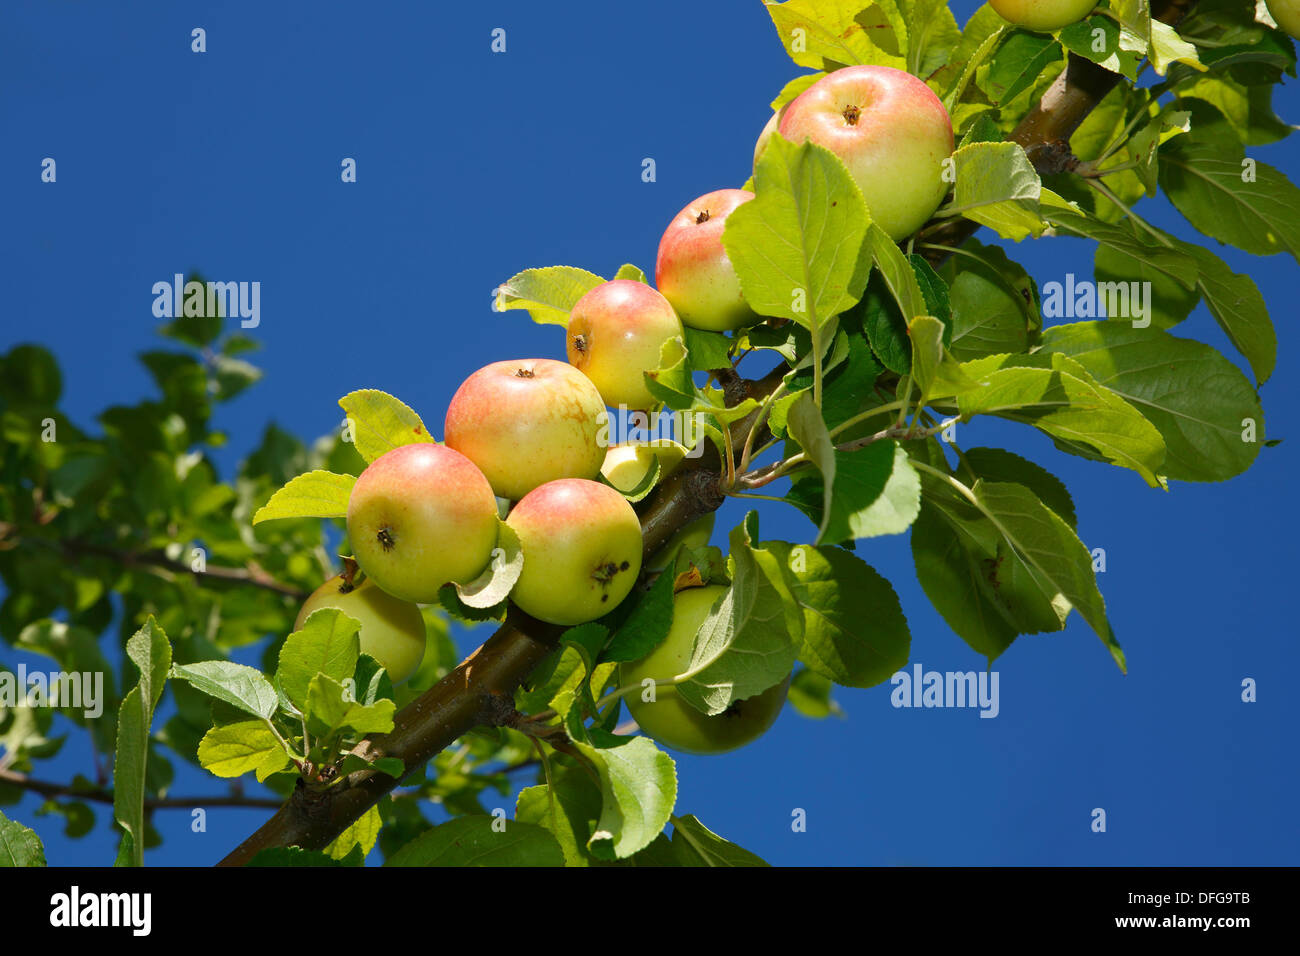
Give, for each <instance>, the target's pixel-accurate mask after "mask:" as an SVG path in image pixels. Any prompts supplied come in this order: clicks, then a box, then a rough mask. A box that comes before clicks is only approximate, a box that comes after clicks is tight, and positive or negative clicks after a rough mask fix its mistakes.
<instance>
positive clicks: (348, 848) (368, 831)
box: [325, 806, 384, 860]
mask: <svg viewBox="0 0 1300 956" xmlns="http://www.w3.org/2000/svg"><path fill="white" fill-rule="evenodd" d="M383 825H384V821H383V820H382V819H381V818H380V816H379V807H378V806H373V807H371V808H370V809H369V810H367V811H366V812H365V813H363V814H361V816H360V817H358V818H357V819H356V820H353V821H352V824H351V825H350V826H349V827H348V828H347V829H346V830H344V831H343V832H342V833H340V834H339V835H338V836H337V837H335V838H334V841H333V842H332V843H330V845H329V846H327V847H326V848H325V855H326V856H328V857H330V858H331V859H334V860H345V859H347V858H348V856H349V855H351V854H352V853H353V851H354V850H358V849H359V850H360V853H361V858H362V859H363V860H364V859H365V858H366V856H367V854H369V853H370V851H371V850H373V849H374V847H375V843H376V842H377V841H378V840H379V830H380V828H381V827H382V826H383Z"/></svg>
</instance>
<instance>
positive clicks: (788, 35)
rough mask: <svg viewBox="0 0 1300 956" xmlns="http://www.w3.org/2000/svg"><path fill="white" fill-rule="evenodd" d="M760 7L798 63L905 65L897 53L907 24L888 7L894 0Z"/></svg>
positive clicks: (790, 0)
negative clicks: (869, 3)
mask: <svg viewBox="0 0 1300 956" xmlns="http://www.w3.org/2000/svg"><path fill="white" fill-rule="evenodd" d="M765 6H766V8H767V12H768V15H769V16H770V17H771V18H772V24H773V26H775V27H776V32H777V36H778V37H780V40H781V45H782V46H783V47H785V51H786V53H788V54H789V55H790V59H792V60H794V62H796V63H798V64H799V65H800V66H806V67H809V68H810V69H814V70H828V69H834V68H835V67H836V66H851V65H854V64H860V63H865V64H878V65H880V66H892V67H896V68H898V69H903V68H904V67H906V65H907V63H906V60H905V59H904V57H903V55H902V52H901V51H902V49H903V44H904V43H905V42H906V32H905V31H906V28H905V26H904V25H903V23H902V21H901V19H900V18H899V17H898V11H897V9H893V10H889V9H888V8H889V7H892V6H893V4H885V5H881V6H868V7H867V8H865V9H864V8H863V5H862V3H861V2H860V0H787V2H785V3H766V4H765ZM891 13H892V15H893V18H894V19H893V20H892V21H891V20H890V19H889V16H890V14H891ZM900 35H901V41H900Z"/></svg>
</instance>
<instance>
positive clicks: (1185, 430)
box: [1043, 322, 1264, 481]
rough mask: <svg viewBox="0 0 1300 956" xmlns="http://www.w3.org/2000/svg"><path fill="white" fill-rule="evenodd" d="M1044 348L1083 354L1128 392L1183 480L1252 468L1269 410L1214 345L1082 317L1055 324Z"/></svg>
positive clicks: (1102, 377)
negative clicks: (1254, 432)
mask: <svg viewBox="0 0 1300 956" xmlns="http://www.w3.org/2000/svg"><path fill="white" fill-rule="evenodd" d="M1043 349H1044V350H1045V351H1049V352H1062V353H1064V354H1066V355H1069V356H1071V357H1072V358H1074V359H1077V360H1078V361H1079V363H1080V364H1081V365H1083V366H1084V368H1086V369H1087V370H1088V371H1089V372H1091V373H1092V375H1093V377H1094V378H1096V380H1097V381H1098V382H1100V383H1101V384H1102V385H1104V386H1106V387H1107V388H1109V389H1110V390H1111V391H1113V392H1115V393H1116V394H1117V395H1119V396H1121V397H1122V398H1124V399H1125V400H1126V401H1128V403H1129V404H1130V405H1132V406H1133V407H1134V408H1136V409H1137V410H1138V411H1140V412H1141V413H1142V414H1143V415H1144V416H1145V417H1146V418H1147V419H1148V420H1149V421H1150V422H1151V423H1152V424H1153V425H1155V427H1156V428H1157V429H1159V431H1160V434H1161V436H1162V437H1163V438H1164V443H1165V449H1166V453H1165V460H1164V465H1163V468H1162V471H1163V473H1164V474H1165V475H1167V476H1168V477H1170V478H1176V479H1179V480H1181V481H1226V480H1227V479H1229V478H1232V477H1234V476H1235V475H1239V474H1241V473H1242V472H1244V471H1245V470H1246V469H1247V468H1249V467H1250V465H1251V463H1252V462H1254V460H1255V456H1256V455H1258V454H1259V447H1260V446H1259V442H1258V441H1244V440H1243V438H1242V429H1243V425H1242V422H1243V420H1244V419H1250V420H1252V421H1253V422H1255V424H1256V427H1257V428H1258V430H1259V432H1260V436H1259V437H1260V439H1261V440H1262V438H1263V422H1264V410H1263V408H1261V407H1260V404H1259V398H1258V396H1257V395H1256V394H1255V390H1254V388H1252V387H1251V384H1250V382H1248V381H1247V380H1246V377H1245V376H1244V375H1242V374H1241V372H1239V371H1238V370H1237V367H1236V366H1235V365H1233V364H1232V363H1231V362H1229V361H1228V360H1227V359H1226V358H1224V357H1223V356H1222V355H1220V354H1219V353H1218V352H1217V351H1216V350H1215V349H1213V348H1211V347H1210V346H1208V345H1204V344H1202V343H1200V342H1194V341H1191V340H1190V339H1180V338H1176V337H1174V336H1172V335H1170V334H1168V333H1167V332H1162V331H1160V330H1158V329H1150V328H1146V329H1140V328H1134V327H1133V326H1131V325H1129V324H1127V323H1121V322H1077V323H1075V324H1073V325H1062V326H1057V327H1055V328H1051V329H1048V330H1047V331H1046V332H1045V333H1044V334H1043Z"/></svg>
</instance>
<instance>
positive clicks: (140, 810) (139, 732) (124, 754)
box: [113, 616, 172, 866]
mask: <svg viewBox="0 0 1300 956" xmlns="http://www.w3.org/2000/svg"><path fill="white" fill-rule="evenodd" d="M126 654H127V657H129V658H130V659H131V660H132V662H134V664H135V665H136V667H137V668H139V670H140V679H139V681H138V682H137V683H136V685H135V687H133V688H132V689H131V692H130V693H129V694H127V695H126V698H125V699H124V700H123V701H122V706H121V707H120V708H119V710H118V715H117V748H116V753H115V757H114V761H113V817H114V819H116V820H117V822H118V823H119V824H121V826H122V829H123V830H125V831H126V833H128V834H129V835H130V836H131V837H132V838H133V842H132V853H131V865H133V866H143V865H144V836H145V824H144V795H145V789H146V784H145V771H146V768H147V763H148V756H149V727H150V724H151V723H152V722H153V712H154V708H155V707H157V706H158V698H160V697H161V696H162V692H163V686H164V685H165V684H166V681H167V672H168V671H169V670H170V669H171V663H172V649H171V644H170V643H169V642H168V640H167V635H166V634H165V633H163V629H162V628H161V627H159V626H158V622H157V621H155V620H154V619H153V617H152V616H150V617H149V619H148V620H146V621H145V623H144V626H143V627H141V628H140V629H139V630H138V631H136V632H135V634H134V635H132V636H131V638H130V639H129V640H127V642H126Z"/></svg>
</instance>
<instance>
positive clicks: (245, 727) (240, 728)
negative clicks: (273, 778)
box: [199, 720, 289, 780]
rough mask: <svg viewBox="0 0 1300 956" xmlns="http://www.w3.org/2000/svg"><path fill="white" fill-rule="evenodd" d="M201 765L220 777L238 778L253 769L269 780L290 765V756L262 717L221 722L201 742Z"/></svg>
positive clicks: (259, 777) (258, 776) (258, 777)
mask: <svg viewBox="0 0 1300 956" xmlns="http://www.w3.org/2000/svg"><path fill="white" fill-rule="evenodd" d="M199 764H200V766H202V767H203V768H204V769H205V770H207V771H208V772H210V773H213V774H215V775H216V776H218V777H238V776H241V775H243V774H246V773H248V772H249V771H250V770H255V771H257V779H258V780H265V779H266V778H267V777H269V776H270V775H271V774H273V773H278V772H279V771H281V770H283V769H284V768H285V767H287V766H288V765H289V755H288V754H287V753H285V750H284V747H283V746H282V745H281V743H280V741H279V740H278V739H277V738H276V736H275V734H273V733H272V732H271V729H270V728H269V727H268V726H267V725H266V723H265V722H264V721H261V720H244V721H240V722H238V723H234V724H218V725H217V726H216V727H213V728H212V729H211V730H209V731H208V732H207V733H206V734H204V735H203V739H202V740H201V741H199Z"/></svg>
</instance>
